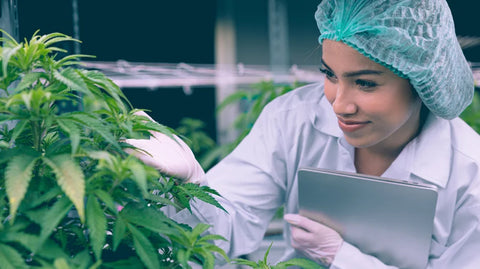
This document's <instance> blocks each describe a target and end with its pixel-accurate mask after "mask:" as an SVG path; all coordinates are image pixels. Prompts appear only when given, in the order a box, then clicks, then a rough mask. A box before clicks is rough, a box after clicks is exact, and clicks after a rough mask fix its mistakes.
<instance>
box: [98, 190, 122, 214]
mask: <svg viewBox="0 0 480 269" xmlns="http://www.w3.org/2000/svg"><path fill="white" fill-rule="evenodd" d="M93 193H94V194H95V195H96V196H97V197H98V198H99V199H100V200H102V202H104V203H105V205H106V206H107V207H108V208H109V209H110V210H112V211H113V212H115V211H116V210H117V208H116V207H115V202H114V201H113V197H112V196H111V195H110V194H108V193H107V192H106V191H104V190H101V189H95V190H94V191H93Z"/></svg>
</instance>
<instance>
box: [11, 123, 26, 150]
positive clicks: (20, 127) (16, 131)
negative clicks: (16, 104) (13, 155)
mask: <svg viewBox="0 0 480 269" xmlns="http://www.w3.org/2000/svg"><path fill="white" fill-rule="evenodd" d="M28 123H29V122H28V121H27V120H21V121H18V122H17V124H16V125H15V127H14V128H13V131H12V136H11V138H10V139H11V140H10V144H11V145H13V143H14V142H15V140H16V139H17V137H18V136H19V135H20V134H21V133H22V132H23V130H24V129H25V127H27V124H28Z"/></svg>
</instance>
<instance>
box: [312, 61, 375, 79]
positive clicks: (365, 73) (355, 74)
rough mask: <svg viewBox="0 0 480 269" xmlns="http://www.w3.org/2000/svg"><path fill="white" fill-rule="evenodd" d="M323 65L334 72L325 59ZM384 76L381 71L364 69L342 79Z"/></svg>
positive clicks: (346, 74)
mask: <svg viewBox="0 0 480 269" xmlns="http://www.w3.org/2000/svg"><path fill="white" fill-rule="evenodd" d="M321 62H322V65H324V66H325V67H326V68H327V69H329V70H332V69H331V68H330V67H329V66H328V65H327V64H326V63H325V61H324V60H323V59H321ZM381 74H383V71H379V70H371V69H363V70H358V71H353V72H347V73H345V74H343V75H342V77H347V78H348V77H356V76H361V75H381Z"/></svg>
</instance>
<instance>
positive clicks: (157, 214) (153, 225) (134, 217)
mask: <svg viewBox="0 0 480 269" xmlns="http://www.w3.org/2000/svg"><path fill="white" fill-rule="evenodd" d="M120 215H121V216H122V218H123V219H124V220H125V221H127V222H128V223H133V224H135V225H138V226H143V227H145V228H146V229H148V230H151V231H153V232H157V233H160V234H174V233H176V232H177V230H175V229H173V228H172V227H171V226H170V225H173V222H172V220H170V219H169V218H168V217H167V216H165V214H163V212H161V211H158V210H156V209H155V208H152V207H147V206H144V205H142V204H132V203H130V204H127V205H126V206H125V207H124V208H123V209H122V211H120Z"/></svg>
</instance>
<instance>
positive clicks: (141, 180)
mask: <svg viewBox="0 0 480 269" xmlns="http://www.w3.org/2000/svg"><path fill="white" fill-rule="evenodd" d="M128 168H129V170H130V172H132V179H133V181H135V183H137V186H138V188H139V189H140V190H141V191H142V193H143V195H144V196H145V195H146V194H147V173H146V172H145V168H144V166H143V164H141V163H139V162H137V161H136V160H134V159H130V161H129V163H128Z"/></svg>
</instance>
